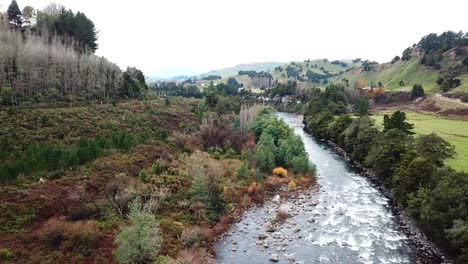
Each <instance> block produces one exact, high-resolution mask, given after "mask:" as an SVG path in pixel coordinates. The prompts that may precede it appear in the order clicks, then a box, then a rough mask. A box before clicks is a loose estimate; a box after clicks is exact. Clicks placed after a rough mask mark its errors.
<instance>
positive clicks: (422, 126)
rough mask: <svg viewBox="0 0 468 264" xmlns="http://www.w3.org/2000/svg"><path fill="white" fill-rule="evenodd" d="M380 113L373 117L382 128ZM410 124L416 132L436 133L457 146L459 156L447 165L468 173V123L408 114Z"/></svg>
mask: <svg viewBox="0 0 468 264" xmlns="http://www.w3.org/2000/svg"><path fill="white" fill-rule="evenodd" d="M384 114H386V112H379V113H378V114H376V115H374V116H372V117H373V119H375V120H376V123H377V125H379V126H382V122H383V115H384ZM406 116H407V118H408V120H409V122H410V123H413V124H414V132H416V133H417V134H422V135H426V134H429V133H432V132H435V133H436V134H437V135H439V136H441V137H442V138H444V139H445V140H447V141H448V142H449V143H450V144H452V145H454V146H455V150H456V152H457V155H456V156H455V158H454V159H451V160H448V161H447V162H446V164H447V165H448V166H451V167H452V168H454V169H455V170H458V171H468V121H462V120H452V119H445V118H443V117H439V116H435V115H429V114H420V113H415V112H407V113H406Z"/></svg>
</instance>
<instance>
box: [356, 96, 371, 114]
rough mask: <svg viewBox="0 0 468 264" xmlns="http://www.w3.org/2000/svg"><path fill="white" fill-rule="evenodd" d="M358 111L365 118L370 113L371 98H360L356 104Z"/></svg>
mask: <svg viewBox="0 0 468 264" xmlns="http://www.w3.org/2000/svg"><path fill="white" fill-rule="evenodd" d="M356 111H357V112H358V114H359V115H360V116H365V115H367V114H368V112H369V98H367V96H359V98H358V100H357V102H356Z"/></svg>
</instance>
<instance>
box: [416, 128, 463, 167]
mask: <svg viewBox="0 0 468 264" xmlns="http://www.w3.org/2000/svg"><path fill="white" fill-rule="evenodd" d="M414 149H415V150H416V152H417V153H418V154H419V155H420V156H421V157H425V158H427V159H429V160H431V161H432V162H433V163H434V164H435V165H436V166H443V165H444V160H446V159H449V158H453V157H454V156H455V154H456V153H455V147H454V146H453V145H451V144H450V143H448V142H447V141H446V140H444V139H443V138H441V137H439V136H438V135H437V134H435V133H434V132H433V133H431V134H429V135H421V136H419V137H417V138H416V142H415V144H414Z"/></svg>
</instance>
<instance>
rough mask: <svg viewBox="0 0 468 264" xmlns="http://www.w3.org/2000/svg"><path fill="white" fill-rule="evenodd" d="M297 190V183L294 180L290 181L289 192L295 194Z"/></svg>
mask: <svg viewBox="0 0 468 264" xmlns="http://www.w3.org/2000/svg"><path fill="white" fill-rule="evenodd" d="M296 188H297V186H296V181H294V180H291V181H289V183H288V191H290V192H294V191H296Z"/></svg>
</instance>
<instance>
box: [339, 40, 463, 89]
mask: <svg viewBox="0 0 468 264" xmlns="http://www.w3.org/2000/svg"><path fill="white" fill-rule="evenodd" d="M444 34H445V35H444ZM447 34H449V33H447V32H446V33H443V34H442V35H440V36H437V35H435V34H429V35H428V36H426V37H424V38H422V39H421V41H420V42H419V43H418V44H417V45H415V46H413V47H410V48H408V49H406V50H405V51H404V52H403V55H402V56H401V58H400V56H396V57H395V58H394V59H393V60H392V61H391V62H387V63H381V64H373V63H365V64H364V65H362V66H360V67H357V68H355V69H352V70H349V71H347V72H344V73H342V74H340V75H338V76H335V77H333V78H331V79H330V81H332V82H334V83H345V84H348V85H349V86H351V87H357V86H359V85H361V86H362V85H364V86H372V85H377V84H378V83H379V82H381V83H382V85H383V86H384V87H385V90H387V91H399V90H411V88H412V87H413V85H414V84H421V85H422V86H423V87H424V90H425V91H426V92H427V93H433V92H439V93H442V92H449V93H457V92H465V93H466V92H468V43H467V42H468V38H467V37H466V36H465V37H461V39H460V40H458V43H457V42H456V41H454V40H453V37H451V38H450V42H449V41H444V40H445V39H448V37H445V36H446V35H447ZM454 34H455V33H454ZM428 39H431V40H430V44H426V43H427V42H429V41H428ZM434 43H435V44H434ZM447 43H448V44H447ZM405 54H406V56H405ZM403 58H404V59H405V60H403ZM439 78H442V79H441V80H439V84H438V83H437V81H438V79H439Z"/></svg>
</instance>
